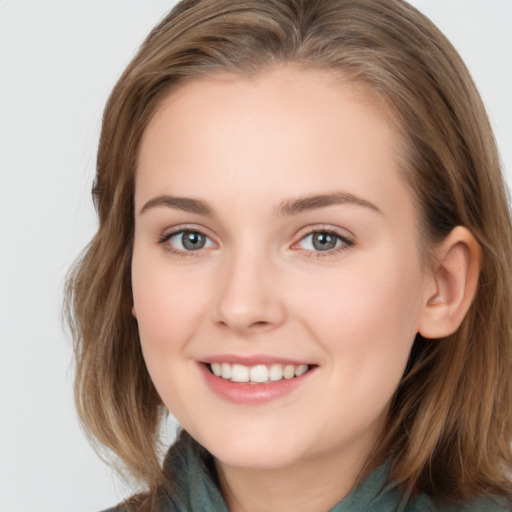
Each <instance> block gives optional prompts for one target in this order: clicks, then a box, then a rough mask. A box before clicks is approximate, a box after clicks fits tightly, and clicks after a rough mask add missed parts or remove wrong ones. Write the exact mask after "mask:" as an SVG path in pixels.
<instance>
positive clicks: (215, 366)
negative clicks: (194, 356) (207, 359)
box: [210, 363, 222, 377]
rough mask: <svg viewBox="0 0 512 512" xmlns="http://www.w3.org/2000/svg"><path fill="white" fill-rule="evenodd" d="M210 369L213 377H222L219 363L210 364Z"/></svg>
mask: <svg viewBox="0 0 512 512" xmlns="http://www.w3.org/2000/svg"><path fill="white" fill-rule="evenodd" d="M210 368H211V369H212V372H213V375H216V376H217V377H220V376H221V375H222V370H221V367H220V363H212V364H210Z"/></svg>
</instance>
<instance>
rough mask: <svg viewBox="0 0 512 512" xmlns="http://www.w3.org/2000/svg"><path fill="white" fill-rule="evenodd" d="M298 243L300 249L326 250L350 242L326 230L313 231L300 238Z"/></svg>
mask: <svg viewBox="0 0 512 512" xmlns="http://www.w3.org/2000/svg"><path fill="white" fill-rule="evenodd" d="M298 245H299V246H300V247H301V249H306V250H308V251H316V252H326V251H332V250H333V249H337V248H338V247H341V246H342V245H350V242H349V240H346V239H345V238H343V237H342V236H340V235H336V234H334V233H329V232H328V231H315V232H314V233H310V234H309V235H306V236H305V237H304V238H302V239H301V240H300V242H299V243H298Z"/></svg>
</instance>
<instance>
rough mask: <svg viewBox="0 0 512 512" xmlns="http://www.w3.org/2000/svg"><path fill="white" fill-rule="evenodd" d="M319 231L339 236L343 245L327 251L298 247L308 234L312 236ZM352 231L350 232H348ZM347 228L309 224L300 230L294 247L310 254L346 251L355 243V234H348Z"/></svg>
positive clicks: (327, 254) (329, 254)
mask: <svg viewBox="0 0 512 512" xmlns="http://www.w3.org/2000/svg"><path fill="white" fill-rule="evenodd" d="M317 233H327V234H329V235H332V236H334V237H336V238H338V239H339V240H340V241H341V246H339V247H334V248H332V249H328V250H325V251H317V250H314V249H303V248H301V247H298V245H299V244H300V242H302V241H303V240H305V239H306V238H307V237H308V236H312V235H314V234H317ZM348 233H350V232H348ZM348 233H347V230H346V229H341V228H335V227H333V226H331V225H314V226H307V227H305V228H303V229H301V230H300V232H299V233H298V235H297V241H296V242H294V243H293V245H292V249H295V250H301V251H304V252H305V253H310V254H308V256H315V257H316V256H332V255H335V254H338V253H339V252H340V251H345V250H347V249H349V248H350V247H352V246H353V245H354V244H355V236H354V235H353V234H352V233H350V234H348Z"/></svg>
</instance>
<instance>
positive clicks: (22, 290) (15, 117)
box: [0, 0, 512, 512]
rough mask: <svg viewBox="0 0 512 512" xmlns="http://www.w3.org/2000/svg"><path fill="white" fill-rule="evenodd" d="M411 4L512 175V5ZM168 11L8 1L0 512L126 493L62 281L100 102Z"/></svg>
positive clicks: (105, 0) (85, 214)
mask: <svg viewBox="0 0 512 512" xmlns="http://www.w3.org/2000/svg"><path fill="white" fill-rule="evenodd" d="M412 3H413V4H414V5H416V6H417V7H419V8H420V9H421V10H423V12H425V13H426V14H427V15H429V16H430V17H431V18H432V19H433V21H434V22H436V23H437V24H438V25H439V27H440V28H441V29H442V30H443V31H444V32H445V33H446V35H447V36H448V37H449V38H450V39H451V40H452V42H453V43H454V44H455V46H456V47H457V48H458V50H459V51H460V53H461V54H462V56H463V58H464V59H465V60H466V63H467V64H468V66H469V68H470V70H471V71H472V73H473V75H474V78H475V80H476V82H477V85H478V87H479V88H480V90H481V92H482V95H483V97H484V100H485V102H486V105H487V107H488V110H489V113H490V117H491V119H492V122H493V125H494V128H495V131H496V136H497V139H498V143H499V146H500V150H501V154H502V158H503V161H504V164H505V167H506V169H508V173H509V175H510V173H511V172H512V98H511V91H512V64H511V63H512V57H511V56H512V30H511V27H512V0H490V1H489V0H487V1H485V2H484V1H483V0H473V1H471V0H423V1H421V0H416V1H414V2H412ZM173 4H174V2H172V1H164V0H137V1H136V0H82V1H72V0H68V1H64V0H61V1H57V0H32V1H29V0H0V329H1V330H0V511H1V512H27V511H29V510H30V511H34V512H35V511H37V512H64V511H73V512H94V511H98V510H100V509H102V508H105V507H107V506H109V505H112V504H114V503H116V502H118V501H119V500H120V499H121V498H122V497H123V496H125V495H126V494H127V493H128V492H129V490H128V488H127V487H125V486H123V485H122V484H121V483H120V482H119V480H117V479H116V477H115V476H114V475H113V472H112V471H111V470H110V469H109V468H108V467H107V466H106V465H105V464H104V463H103V462H101V461H100V459H99V458H98V457H97V455H96V454H95V453H94V451H93V450H92V448H91V447H90V446H89V445H88V444H87V441H86V440H85V437H84V435H83V433H82V432H81V430H80V427H79V425H78V422H77V420H76V415H75V412H74V407H73V401H72V375H73V366H72V362H71V349H70V343H69V340H68V339H66V337H65V336H64V334H63V332H62V329H61V323H60V308H61V300H62V283H63V278H64V275H65V272H66V270H67V268H68V267H69V265H70V263H71V262H72V261H73V260H74V258H75V257H76V256H77V254H78V253H79V251H80V250H81V249H82V247H83V246H84V245H85V244H86V243H87V241H88V240H89V239H90V237H91V236H92V234H93V232H94V229H95V224H96V220H95V215H94V210H93V207H92V203H91V200H90V194H89V191H90V187H91V183H92V179H93V176H94V160H95V152H96V144H97V140H98V131H99V126H100V120H101V113H102V108H103V105H104V103H105V101H106V99H107V96H108V93H109V91H110V89H111V88H112V86H113V84H114V82H115V80H116V79H117V77H118V76H119V74H120V73H121V71H122V69H123V68H124V66H125V65H126V64H127V62H128V61H129V59H130V58H131V57H132V56H133V54H134V52H135V51H136V48H137V46H138V45H139V44H140V42H141V41H142V39H143V38H144V36H145V35H146V33H147V32H148V31H149V30H150V28H151V27H152V26H153V25H154V24H155V23H156V22H157V21H158V20H159V19H160V18H161V17H162V16H163V15H164V14H165V13H166V12H167V11H168V10H169V9H170V7H171V6H172V5H173ZM509 181H510V179H509Z"/></svg>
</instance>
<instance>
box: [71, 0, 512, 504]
mask: <svg viewBox="0 0 512 512" xmlns="http://www.w3.org/2000/svg"><path fill="white" fill-rule="evenodd" d="M93 195H94V200H95V204H96V206H97V209H98V214H99V220H100V226H99V229H98V232H97V234H96V236H95V237H94V239H93V240H92V242H91V244H90V246H89V247H88V248H87V250H86V252H85V253H84V255H83V257H82V258H81V260H80V261H79V262H78V263H77V265H76V267H75V269H74V271H73V273H72V274H71V275H70V279H69V284H68V304H69V318H70V322H71V325H72V327H73V330H74V335H75V340H76V358H77V380H76V397H77V404H78V410H79V412H80V415H81V418H82V420H83V422H84V425H85V426H86V428H87V430H88V431H89V432H90V434H91V435H92V436H93V437H94V438H95V439H96V440H97V441H98V442H99V443H101V444H102V445H103V446H105V447H107V448H108V449H110V450H111V451H112V452H114V453H115V454H116V455H117V456H118V457H119V459H120V460H121V461H122V462H123V463H124V465H125V467H126V468H127V469H128V470H129V471H130V472H131V474H132V475H134V476H135V477H136V478H137V479H139V480H140V481H141V482H142V483H144V484H145V485H146V487H147V492H144V493H142V494H140V495H138V496H136V497H135V498H133V499H131V500H130V501H129V502H127V503H125V504H124V505H122V506H120V507H119V508H118V509H116V510H153V511H171V510H173V511H174V510H179V511H186V510H187V511H188V510H191V511H197V510H215V511H217V510H218V511H227V510H230V511H232V512H242V511H243V512H245V511H248V512H251V511H266V510H279V511H294V512H297V511H308V512H311V511H319V512H320V511H326V510H332V511H336V512H342V511H343V512H345V511H363V510H365V511H366V510H371V511H379V512H381V511H384V512H386V511H424V510H425V511H427V510H474V511H477V510H478V511H480V510H482V511H505V510H510V507H511V501H510V499H511V490H512V489H511V483H510V479H509V474H510V473H509V472H510V470H511V469H512V457H511V448H510V446H511V445H510V441H511V439H512V412H511V391H512V372H511V370H512V344H511V333H512V331H511V319H512V314H511V313H512V310H511V291H512V284H511V278H512V268H511V263H510V257H509V255H510V251H511V249H512V240H511V233H512V229H511V221H510V214H509V207H508V204H507V196H506V192H505V186H504V183H503V177H502V174H501V171H500V164H499V158H498V155H497V151H496V147H495V143H494V140H493V136H492V133H491V130H490V127H489V123H488V120H487V117H486V113H485V110H484V107H483V106H482V102H481V100H480V98H479V95H478V93H477V91H476V89H475V87H474V85H473V83H472V81H471V78H470V76H469V73H468V71H467V69H466V68H465V66H464V64H463V63H462V62H461V60H460V57H459V56H458V55H457V53H456V52H455V50H454V49H453V48H452V46H451V45H450V44H449V42H448V41H447V40H446V39H445V38H444V36H443V35H442V34H441V33H440V32H439V31H438V30H437V29H436V28H435V27H434V26H433V25H432V23H430V22H429V21H428V20H427V19H426V18H425V17H424V16H422V15H421V14H420V13H419V12H418V11H416V10H415V9H414V8H412V7H411V6H409V5H408V4H407V3H405V2H403V1H400V0H363V1H361V0H359V1H357V2H355V1H348V0H329V1H327V0H307V1H306V0H265V1H262V0H241V1H237V2H232V1H231V0H185V1H183V2H181V3H180V4H178V5H177V7H176V8H175V9H174V10H173V11H172V12H171V13H170V14H169V15H168V16H167V18H166V19H164V20H163V21H162V22H161V23H160V24H159V25H158V26H157V27H156V28H155V29H154V30H153V31H152V33H151V34H150V35H149V37H148V38H147V40H146V41H145V43H144V44H143V45H142V47H141V49H140V51H139V53H138V55H137V56H136V57H135V58H134V59H133V61H132V62H131V64H130V65H129V66H128V68H127V69H126V71H125V72H124V74H123V76H122V77H121V79H120V80H119V82H118V84H117V85H116V87H115V89H114V91H113V93H112V95H111V97H110V100H109V102H108V104H107V107H106V110H105V114H104V121H103V130H102V135H101V141H100V148H99V154H98V166H97V177H96V183H95V186H94V190H93ZM168 411H170V412H171V413H172V414H173V415H174V416H175V417H176V418H177V420H178V421H179V423H180V425H181V432H180V435H179V438H178V441H177V442H176V443H175V444H174V445H173V446H172V447H171V448H170V450H169V451H168V453H167V456H166V457H165V460H164V462H163V464H160V463H159V456H158V453H159V452H158V450H159V439H158V433H159V428H160V423H161V420H162V418H163V417H164V416H165V414H167V412H168Z"/></svg>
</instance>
